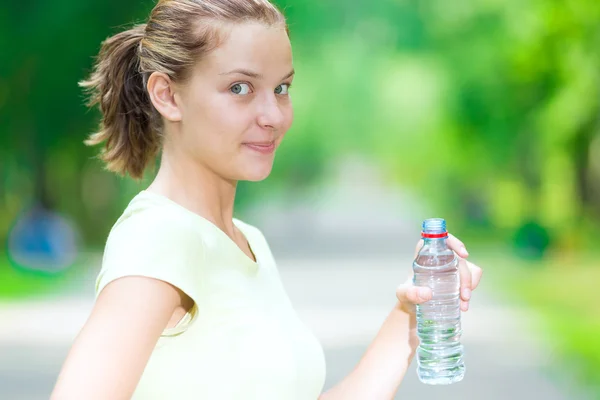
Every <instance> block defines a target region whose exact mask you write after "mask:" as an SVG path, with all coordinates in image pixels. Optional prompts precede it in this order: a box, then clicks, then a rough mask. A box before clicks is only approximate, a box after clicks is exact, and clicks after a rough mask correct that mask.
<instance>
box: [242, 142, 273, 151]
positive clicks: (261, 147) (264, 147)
mask: <svg viewBox="0 0 600 400" xmlns="http://www.w3.org/2000/svg"><path fill="white" fill-rule="evenodd" d="M243 146H246V147H247V148H249V149H250V150H253V151H256V152H258V153H261V154H272V153H273V152H274V151H275V142H274V141H271V142H255V143H243Z"/></svg>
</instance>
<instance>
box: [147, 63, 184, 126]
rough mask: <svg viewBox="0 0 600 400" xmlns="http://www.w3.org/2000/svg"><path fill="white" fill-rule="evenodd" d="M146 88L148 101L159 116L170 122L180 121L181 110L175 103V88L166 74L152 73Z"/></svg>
mask: <svg viewBox="0 0 600 400" xmlns="http://www.w3.org/2000/svg"><path fill="white" fill-rule="evenodd" d="M146 87H147V89H148V94H149V95H150V101H152V104H153V105H154V107H155V108H156V110H157V111H158V112H159V113H160V115H162V116H163V117H164V118H165V119H167V120H168V121H171V122H178V121H181V110H180V108H179V105H178V104H177V102H176V101H175V91H174V88H175V87H174V85H173V82H172V81H171V78H169V76H168V75H167V74H165V73H162V72H153V73H152V74H151V75H150V77H149V78H148V85H147V86H146Z"/></svg>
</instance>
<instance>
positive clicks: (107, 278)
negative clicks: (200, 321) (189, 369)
mask: <svg viewBox="0 0 600 400" xmlns="http://www.w3.org/2000/svg"><path fill="white" fill-rule="evenodd" d="M204 258H205V255H204V245H203V241H202V236H201V235H200V234H199V233H198V232H196V231H194V230H193V229H190V227H189V226H187V225H186V224H185V223H184V222H182V221H180V220H179V219H177V218H173V217H171V216H169V215H155V214H153V213H150V212H141V213H138V214H134V215H133V216H130V217H129V218H127V219H125V220H123V221H118V222H117V224H115V226H114V227H113V229H112V230H111V232H110V234H109V236H108V239H107V241H106V246H105V249H104V255H103V259H102V269H101V270H100V273H99V274H98V277H97V279H96V297H97V296H98V295H99V294H100V292H101V291H102V289H104V287H105V286H106V285H108V284H109V283H110V282H112V281H114V280H116V279H118V278H121V277H125V276H144V277H149V278H154V279H158V280H161V281H164V282H167V283H170V284H171V285H173V286H175V287H177V288H178V289H180V290H181V291H183V292H184V293H185V294H186V295H188V296H189V297H190V298H191V299H192V300H193V301H194V306H193V308H192V310H191V312H190V313H188V314H187V315H186V316H185V317H184V318H183V320H182V321H180V323H179V324H178V325H177V326H176V327H175V328H171V329H167V330H165V332H164V335H168V336H170V335H172V334H176V333H180V332H181V331H183V330H185V328H187V327H188V326H189V324H191V322H193V320H194V319H195V317H196V315H197V305H198V301H199V298H200V286H201V283H202V277H201V270H202V265H203V264H204Z"/></svg>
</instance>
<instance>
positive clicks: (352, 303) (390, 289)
mask: <svg viewBox="0 0 600 400" xmlns="http://www.w3.org/2000/svg"><path fill="white" fill-rule="evenodd" d="M398 263H399V260H398V259H397V258H393V259H387V260H386V259H379V260H376V259H363V260H360V261H357V260H353V261H349V260H342V259H337V260H334V259H315V260H312V261H309V260H299V259H295V260H294V259H288V260H284V261H280V272H281V277H282V280H283V281H284V284H285V286H286V288H287V290H288V293H289V295H290V297H291V299H292V301H293V303H294V304H295V305H296V308H297V310H298V313H299V314H300V316H301V318H302V319H303V320H304V321H305V322H306V323H307V324H308V325H309V326H310V327H311V328H312V329H313V331H314V332H315V334H316V335H317V336H318V337H319V339H320V340H321V343H322V344H323V346H324V348H325V350H326V357H327V373H328V376H327V381H326V385H325V387H326V388H329V387H331V386H332V385H334V384H335V383H336V382H338V381H339V380H340V379H342V378H343V377H344V376H345V375H346V374H347V373H349V372H350V371H351V370H352V368H353V367H354V365H355V364H356V363H357V362H358V360H359V359H360V357H361V356H362V354H363V352H364V351H365V349H366V347H367V345H368V344H369V342H370V341H371V339H372V338H373V337H374V336H375V334H376V333H377V330H378V328H379V326H380V325H381V322H382V321H383V319H385V317H386V315H387V313H388V312H389V310H390V308H391V307H392V306H393V304H394V301H395V299H394V291H395V287H396V285H397V284H398V283H400V282H401V281H403V279H404V277H405V276H406V269H404V270H402V269H400V268H398V267H397V265H398ZM92 283H93V282H92V280H91V279H90V280H89V281H88V282H80V284H82V285H81V287H82V288H85V287H86V286H87V287H88V289H90V290H89V293H91V286H92ZM487 286H489V282H483V283H482V287H481V288H480V289H479V290H478V291H477V292H476V293H475V295H474V299H473V304H472V309H471V311H469V312H468V313H466V314H463V315H464V318H463V320H464V324H463V326H464V331H465V333H464V336H463V338H464V344H465V349H466V365H467V375H466V377H465V380H464V381H463V382H461V383H458V384H455V385H452V386H448V387H428V386H425V385H422V384H421V383H420V382H418V380H417V379H416V374H415V368H416V366H415V365H414V363H413V365H412V366H411V367H410V371H409V374H408V377H407V379H406V380H405V382H404V384H403V385H402V386H401V388H400V390H399V392H398V395H397V397H396V398H398V399H400V398H403V399H417V398H418V399H420V400H429V399H431V400H433V399H440V398H443V399H444V400H454V399H456V400H458V399H461V400H464V399H486V400H506V399H511V400H526V399H533V398H539V399H544V400H584V399H586V400H587V398H586V397H585V396H584V395H583V393H578V392H577V391H576V390H575V387H574V386H570V382H569V381H568V377H565V376H561V377H558V376H555V375H553V372H552V370H550V369H549V368H548V367H549V366H551V363H552V362H553V361H554V360H553V358H552V354H551V353H549V352H548V351H547V349H543V348H540V347H539V341H538V340H537V339H536V337H535V333H534V332H533V331H532V330H530V329H532V328H531V327H532V324H531V322H532V320H531V315H530V314H524V312H520V311H517V310H514V309H510V308H506V307H503V306H502V305H501V304H499V303H498V302H497V300H495V299H493V298H491V297H490V296H489V294H488V290H487V289H486V287H487ZM86 290H87V289H86ZM91 306H92V302H91V297H90V296H89V295H87V296H83V295H81V294H79V295H77V294H72V295H71V296H66V297H61V298H54V299H41V300H37V301H31V302H28V303H21V304H3V305H0V320H1V321H3V323H2V325H1V327H0V399H2V400H5V399H6V400H38V399H47V398H48V395H49V393H50V391H51V388H52V386H53V384H54V381H55V379H56V375H57V374H58V371H59V369H60V365H61V363H62V361H63V359H64V357H65V355H66V353H67V351H68V347H69V345H70V343H71V341H72V340H73V338H74V337H75V335H76V334H77V332H78V330H79V329H80V327H81V325H82V324H83V323H84V322H85V319H86V318H87V315H88V313H89V310H90V308H91Z"/></svg>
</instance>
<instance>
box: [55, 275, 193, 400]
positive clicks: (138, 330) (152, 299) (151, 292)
mask: <svg viewBox="0 0 600 400" xmlns="http://www.w3.org/2000/svg"><path fill="white" fill-rule="evenodd" d="M182 296H185V295H184V294H183V293H182V292H181V291H180V290H179V289H177V288H175V287H174V286H172V285H170V284H168V283H166V282H163V281H160V280H156V279H152V278H145V277H138V276H128V277H123V278H119V279H117V280H115V281H113V282H111V283H109V284H108V285H106V287H105V288H104V289H103V290H102V292H101V293H100V295H99V296H98V299H97V301H96V304H95V306H94V309H93V310H92V313H91V315H90V317H89V319H88V321H87V322H86V323H85V325H84V327H83V329H82V330H81V332H80V333H79V335H78V336H77V338H76V340H75V342H74V344H73V346H72V348H71V350H70V352H69V354H68V356H67V359H66V361H65V363H64V365H63V367H62V370H61V372H60V374H59V377H58V380H57V383H56V386H55V388H54V391H53V393H52V396H51V400H80V399H86V400H95V399H98V400H100V399H102V400H104V399H114V400H120V399H129V398H131V396H132V394H133V392H134V390H135V388H136V386H137V384H138V381H139V379H140V377H141V375H142V373H143V371H144V368H145V366H146V363H147V362H148V359H149V358H150V355H151V353H152V350H153V349H154V346H155V345H156V342H157V341H158V339H159V337H160V334H161V333H162V331H163V329H164V328H165V327H166V326H167V324H168V323H169V319H170V318H171V316H172V314H173V311H174V310H175V308H176V307H177V306H178V305H180V304H181V303H182Z"/></svg>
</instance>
